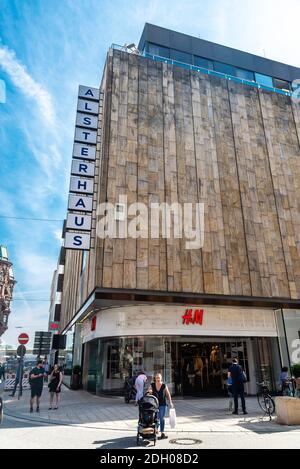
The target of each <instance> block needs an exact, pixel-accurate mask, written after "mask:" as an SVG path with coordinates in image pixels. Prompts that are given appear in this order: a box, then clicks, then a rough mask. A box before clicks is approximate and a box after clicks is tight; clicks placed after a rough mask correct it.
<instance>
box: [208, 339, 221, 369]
mask: <svg viewBox="0 0 300 469" xmlns="http://www.w3.org/2000/svg"><path fill="white" fill-rule="evenodd" d="M218 355H219V347H218V346H217V345H213V346H212V349H211V352H210V365H211V368H212V370H213V373H215V372H216V370H217V363H218Z"/></svg>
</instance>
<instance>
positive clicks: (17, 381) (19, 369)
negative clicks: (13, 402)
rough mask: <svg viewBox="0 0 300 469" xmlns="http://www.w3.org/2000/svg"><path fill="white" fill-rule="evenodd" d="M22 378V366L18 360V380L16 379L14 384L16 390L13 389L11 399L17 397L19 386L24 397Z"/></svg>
mask: <svg viewBox="0 0 300 469" xmlns="http://www.w3.org/2000/svg"><path fill="white" fill-rule="evenodd" d="M20 377H21V364H20V360H18V367H17V371H16V378H15V382H14V388H13V391H12V393H11V394H10V396H11V397H14V396H15V394H16V390H17V387H18V384H19V386H20V396H22V393H23V383H22V381H21V379H20Z"/></svg>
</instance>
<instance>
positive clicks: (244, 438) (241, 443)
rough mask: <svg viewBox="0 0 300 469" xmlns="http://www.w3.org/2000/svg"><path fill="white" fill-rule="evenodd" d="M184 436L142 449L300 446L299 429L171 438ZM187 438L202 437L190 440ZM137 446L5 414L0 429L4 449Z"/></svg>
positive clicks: (112, 434) (109, 435)
mask: <svg viewBox="0 0 300 469" xmlns="http://www.w3.org/2000/svg"><path fill="white" fill-rule="evenodd" d="M175 438H178V439H184V440H185V441H186V444H172V443H170V440H169V439H168V440H162V441H159V440H158V442H157V445H156V447H154V446H153V445H152V443H150V444H149V445H146V443H145V444H144V445H142V446H140V448H147V449H148V450H149V449H150V450H154V451H155V450H156V449H168V450H170V451H172V449H181V450H185V449H219V448H220V449H222V448H224V449H226V448H227V449H229V448H249V449H276V448H286V449H292V448H299V447H300V432H299V431H297V432H296V431H291V432H283V433H282V432H279V433H273V434H257V433H246V434H242V433H240V434H239V435H238V438H237V435H236V433H235V432H232V433H230V432H207V433H204V432H199V433H197V432H195V433H191V432H181V433H176V434H172V439H175ZM187 438H190V439H197V440H200V441H201V443H197V444H188V443H190V442H189V441H188V440H186V439H187ZM16 447H17V448H20V449H28V448H34V449H109V450H113V449H125V448H126V449H136V448H137V446H136V444H135V434H134V433H133V432H124V431H113V430H110V431H107V430H100V429H92V428H81V427H76V426H66V425H53V424H50V425H47V424H38V423H34V422H30V421H25V420H21V419H16V418H12V417H5V419H4V422H3V425H2V427H1V429H0V448H1V449H4V448H7V449H15V448H16Z"/></svg>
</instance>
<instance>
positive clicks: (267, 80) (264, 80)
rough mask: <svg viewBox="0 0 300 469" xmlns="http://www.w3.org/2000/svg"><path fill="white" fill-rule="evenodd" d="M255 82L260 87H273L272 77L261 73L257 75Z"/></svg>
mask: <svg viewBox="0 0 300 469" xmlns="http://www.w3.org/2000/svg"><path fill="white" fill-rule="evenodd" d="M255 81H256V82H257V83H259V84H260V85H265V86H270V87H273V80H272V77H270V76H268V75H262V74H261V73H255Z"/></svg>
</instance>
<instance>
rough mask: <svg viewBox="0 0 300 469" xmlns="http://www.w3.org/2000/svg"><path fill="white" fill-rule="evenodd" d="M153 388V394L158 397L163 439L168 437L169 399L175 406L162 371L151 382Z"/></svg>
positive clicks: (170, 404)
mask: <svg viewBox="0 0 300 469" xmlns="http://www.w3.org/2000/svg"><path fill="white" fill-rule="evenodd" d="M151 390H152V394H153V396H155V397H156V398H157V399H158V404H159V425H160V432H161V436H160V438H161V439H162V440H163V439H165V438H168V437H167V435H166V434H165V433H164V431H165V416H166V411H167V401H168V403H169V406H170V407H171V408H173V407H174V406H173V402H172V398H171V394H170V391H169V389H168V386H167V385H166V384H165V383H163V381H162V376H161V374H160V373H156V375H155V377H154V383H151Z"/></svg>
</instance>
